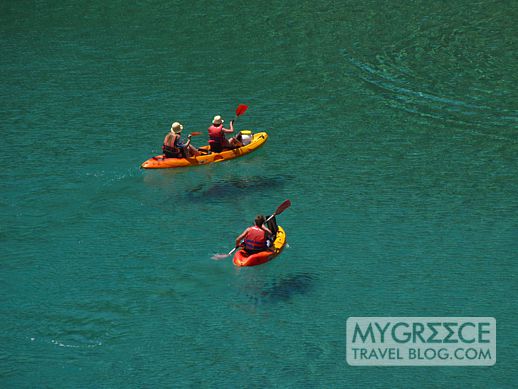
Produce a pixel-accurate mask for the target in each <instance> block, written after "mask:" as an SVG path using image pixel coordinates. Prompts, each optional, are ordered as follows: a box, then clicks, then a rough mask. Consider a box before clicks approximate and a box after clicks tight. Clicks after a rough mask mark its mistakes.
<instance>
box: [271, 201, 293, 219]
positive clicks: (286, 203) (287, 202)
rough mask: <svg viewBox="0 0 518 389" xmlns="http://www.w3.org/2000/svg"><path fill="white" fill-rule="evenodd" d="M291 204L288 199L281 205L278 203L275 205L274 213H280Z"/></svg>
mask: <svg viewBox="0 0 518 389" xmlns="http://www.w3.org/2000/svg"><path fill="white" fill-rule="evenodd" d="M290 206H291V201H290V200H286V201H284V202H283V203H282V204H281V205H279V206H278V207H277V209H276V210H275V215H280V214H281V213H283V212H284V211H285V210H286V209H287V208H289V207H290Z"/></svg>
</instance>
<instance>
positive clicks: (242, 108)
mask: <svg viewBox="0 0 518 389" xmlns="http://www.w3.org/2000/svg"><path fill="white" fill-rule="evenodd" d="M247 109H248V105H244V104H239V105H238V107H237V108H236V116H239V115H242V114H244V113H245V112H246V110H247Z"/></svg>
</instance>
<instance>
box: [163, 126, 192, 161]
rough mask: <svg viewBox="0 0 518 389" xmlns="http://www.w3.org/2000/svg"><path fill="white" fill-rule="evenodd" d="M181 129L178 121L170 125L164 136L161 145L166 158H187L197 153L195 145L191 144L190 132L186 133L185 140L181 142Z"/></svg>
mask: <svg viewBox="0 0 518 389" xmlns="http://www.w3.org/2000/svg"><path fill="white" fill-rule="evenodd" d="M182 130H183V126H182V125H181V124H180V123H179V122H174V123H173V124H172V125H171V131H170V132H169V133H168V134H167V135H166V136H165V138H164V145H163V146H162V151H163V152H164V155H165V156H166V158H189V157H193V156H196V155H199V152H198V150H197V149H196V147H194V146H193V145H191V134H189V135H187V142H185V143H183V142H182V139H181V138H182V136H181V135H180V134H181V132H182Z"/></svg>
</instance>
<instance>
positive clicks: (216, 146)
mask: <svg viewBox="0 0 518 389" xmlns="http://www.w3.org/2000/svg"><path fill="white" fill-rule="evenodd" d="M224 122H225V121H224V120H223V118H222V117H221V116H220V115H216V116H214V119H213V120H212V125H211V126H210V127H209V129H208V132H209V145H210V150H211V151H212V152H215V153H221V152H222V151H223V150H225V149H227V150H229V149H235V148H237V147H241V146H243V144H242V143H241V142H240V141H239V140H237V139H236V138H235V137H234V138H230V139H227V138H226V137H225V134H231V133H233V132H234V121H233V120H231V121H230V128H225V127H223V123H224Z"/></svg>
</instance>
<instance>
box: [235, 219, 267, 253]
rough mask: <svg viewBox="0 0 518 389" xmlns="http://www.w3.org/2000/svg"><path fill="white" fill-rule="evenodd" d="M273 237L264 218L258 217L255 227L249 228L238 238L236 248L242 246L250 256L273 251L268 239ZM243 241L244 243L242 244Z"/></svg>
mask: <svg viewBox="0 0 518 389" xmlns="http://www.w3.org/2000/svg"><path fill="white" fill-rule="evenodd" d="M271 235H272V232H271V231H270V230H269V229H268V227H266V225H265V218H264V216H263V215H257V216H256V218H255V225H253V226H251V227H248V228H247V229H246V230H244V231H243V233H242V234H241V235H239V236H238V237H237V238H236V247H240V246H242V247H243V249H244V250H245V251H246V252H247V253H248V254H255V253H258V252H261V251H267V250H271V249H270V248H269V247H268V243H269V242H268V238H269V237H270V236H271ZM241 241H243V243H242V244H241Z"/></svg>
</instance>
